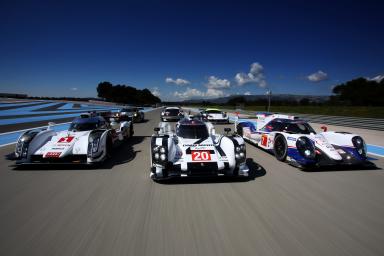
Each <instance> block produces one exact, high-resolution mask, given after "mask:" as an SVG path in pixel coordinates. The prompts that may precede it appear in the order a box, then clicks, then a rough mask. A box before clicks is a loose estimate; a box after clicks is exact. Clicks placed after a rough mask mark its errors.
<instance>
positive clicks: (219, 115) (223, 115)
mask: <svg viewBox="0 0 384 256" xmlns="http://www.w3.org/2000/svg"><path fill="white" fill-rule="evenodd" d="M200 114H201V116H202V118H203V120H205V121H208V122H211V123H225V124H229V116H228V115H227V112H223V111H221V110H219V109H216V108H207V109H206V110H204V111H201V112H200Z"/></svg>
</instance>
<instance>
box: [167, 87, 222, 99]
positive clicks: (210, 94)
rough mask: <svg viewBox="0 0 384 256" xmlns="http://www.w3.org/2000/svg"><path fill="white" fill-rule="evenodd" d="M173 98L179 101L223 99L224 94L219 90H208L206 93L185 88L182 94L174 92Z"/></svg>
mask: <svg viewBox="0 0 384 256" xmlns="http://www.w3.org/2000/svg"><path fill="white" fill-rule="evenodd" d="M173 96H174V97H176V98H179V99H191V98H217V97H223V96H224V92H223V91H222V90H219V89H214V88H208V89H207V91H206V92H203V91H200V90H198V89H195V88H189V87H188V88H187V90H185V91H184V92H177V91H176V92H174V93H173Z"/></svg>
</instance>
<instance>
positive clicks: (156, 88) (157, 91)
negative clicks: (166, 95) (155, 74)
mask: <svg viewBox="0 0 384 256" xmlns="http://www.w3.org/2000/svg"><path fill="white" fill-rule="evenodd" d="M151 93H152V94H153V95H155V96H156V97H160V96H161V92H160V90H159V87H153V88H152V90H151Z"/></svg>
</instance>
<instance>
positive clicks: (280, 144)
mask: <svg viewBox="0 0 384 256" xmlns="http://www.w3.org/2000/svg"><path fill="white" fill-rule="evenodd" d="M273 151H274V154H275V157H276V159H277V160H279V161H282V162H284V161H285V159H286V158H287V154H288V146H287V141H286V140H285V138H284V136H283V135H280V134H278V135H276V138H275V143H274V144H273Z"/></svg>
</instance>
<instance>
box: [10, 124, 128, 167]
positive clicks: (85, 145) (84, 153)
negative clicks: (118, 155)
mask: <svg viewBox="0 0 384 256" xmlns="http://www.w3.org/2000/svg"><path fill="white" fill-rule="evenodd" d="M130 128H131V121H124V122H121V123H116V122H112V123H111V124H110V127H109V128H107V129H98V130H92V131H76V132H75V131H60V132H56V131H54V130H52V129H50V127H48V129H46V130H38V131H36V130H31V131H27V132H25V133H24V134H22V135H21V136H20V137H19V139H18V142H17V144H16V149H15V156H16V157H17V158H18V161H17V162H16V163H17V164H34V163H50V162H52V163H58V162H59V163H85V164H91V163H98V162H102V161H104V160H105V159H106V157H107V140H108V139H109V140H110V142H111V143H112V144H111V146H114V145H117V144H119V143H120V142H123V141H124V140H125V139H127V138H129V137H130V136H131V130H130ZM28 134H34V136H33V137H32V138H31V139H30V141H28V139H25V138H28ZM91 137H92V139H91ZM94 139H98V143H97V144H96V143H95V144H94V146H93V144H92V143H91V142H92V141H93V140H94ZM90 143H91V144H92V145H91V146H90ZM89 147H90V148H89ZM93 147H95V149H93ZM96 147H97V148H96ZM90 151H91V152H90ZM77 157H78V158H77ZM67 159H68V161H65V160H67ZM61 160H62V161H61Z"/></svg>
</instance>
